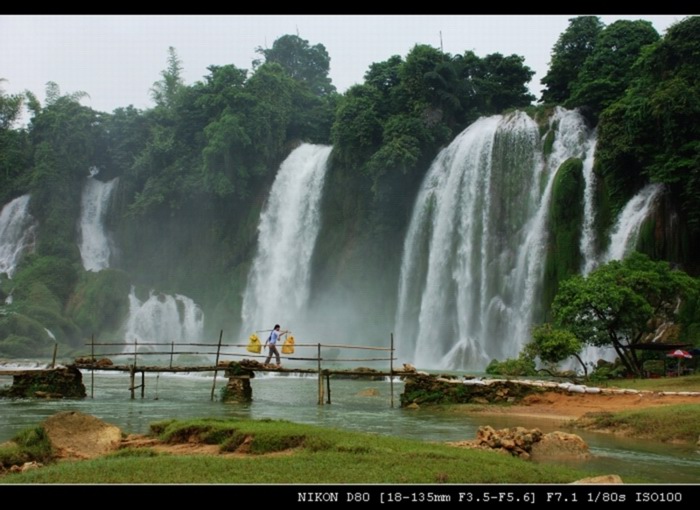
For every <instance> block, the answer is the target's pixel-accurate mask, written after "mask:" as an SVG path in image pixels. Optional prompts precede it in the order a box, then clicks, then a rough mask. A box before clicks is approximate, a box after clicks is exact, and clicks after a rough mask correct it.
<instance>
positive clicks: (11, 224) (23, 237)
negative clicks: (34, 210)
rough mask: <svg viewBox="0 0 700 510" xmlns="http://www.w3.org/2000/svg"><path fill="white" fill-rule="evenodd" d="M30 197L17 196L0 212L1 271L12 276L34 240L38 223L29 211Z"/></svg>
mask: <svg viewBox="0 0 700 510" xmlns="http://www.w3.org/2000/svg"><path fill="white" fill-rule="evenodd" d="M29 198H30V197H29V195H22V196H21V197H19V198H15V199H14V200H13V201H12V202H9V203H8V204H6V205H5V207H3V208H2V212H0V273H7V275H8V276H9V277H10V278H11V277H12V276H13V275H14V273H15V269H16V268H17V264H18V263H19V261H20V259H21V258H22V255H23V254H24V253H25V251H26V250H27V249H29V248H30V247H31V245H32V243H33V242H34V234H35V230H36V224H35V222H34V219H33V218H32V216H31V215H30V214H29V211H28V206H29Z"/></svg>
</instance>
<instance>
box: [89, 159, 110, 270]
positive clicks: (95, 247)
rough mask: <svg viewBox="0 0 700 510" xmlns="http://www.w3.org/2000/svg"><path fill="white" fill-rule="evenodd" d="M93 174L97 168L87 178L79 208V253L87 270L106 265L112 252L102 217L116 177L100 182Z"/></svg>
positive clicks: (105, 211) (103, 217) (102, 267)
mask: <svg viewBox="0 0 700 510" xmlns="http://www.w3.org/2000/svg"><path fill="white" fill-rule="evenodd" d="M96 175H97V171H95V170H93V171H91V172H90V175H89V176H88V178H87V182H86V183H85V188H84V189H83V197H82V207H81V211H80V223H79V234H80V244H79V247H80V257H81V258H82V260H83V267H84V268H85V269H86V270H87V271H100V270H102V269H105V268H108V267H109V257H110V254H111V252H112V250H111V248H110V244H111V243H110V240H109V237H108V235H107V233H106V231H105V228H104V219H105V214H106V213H107V209H108V207H109V202H110V200H111V198H112V193H113V192H114V188H115V187H116V184H117V180H118V178H115V179H112V180H111V181H109V182H102V181H100V180H98V179H96V178H95V176H96Z"/></svg>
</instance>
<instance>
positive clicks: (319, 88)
mask: <svg viewBox="0 0 700 510" xmlns="http://www.w3.org/2000/svg"><path fill="white" fill-rule="evenodd" d="M255 51H256V52H257V53H259V54H261V55H263V56H264V57H265V62H266V63H273V62H274V63H277V64H279V65H281V66H282V68H283V69H284V70H285V71H286V72H287V74H288V75H289V76H290V77H291V78H293V79H294V80H297V81H300V82H302V83H305V84H306V85H307V86H308V87H309V89H310V90H311V92H312V93H313V94H315V95H317V96H327V95H330V94H332V93H334V92H335V86H334V85H333V84H332V82H331V79H330V77H329V76H328V72H329V70H330V63H331V58H330V56H329V55H328V52H327V51H326V47H325V46H324V45H323V44H315V45H313V46H310V45H309V41H307V40H306V39H302V38H301V37H299V36H296V35H289V34H288V35H283V36H282V37H280V38H278V39H276V40H275V42H274V43H272V48H261V47H258V48H257V49H256V50H255ZM253 65H254V67H256V68H257V67H258V66H259V65H260V61H259V60H256V61H255V62H253Z"/></svg>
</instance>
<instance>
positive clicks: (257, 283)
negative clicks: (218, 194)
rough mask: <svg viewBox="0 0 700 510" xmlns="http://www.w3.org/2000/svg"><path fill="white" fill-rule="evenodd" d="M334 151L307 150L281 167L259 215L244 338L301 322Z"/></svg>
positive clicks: (305, 147) (318, 147)
mask: <svg viewBox="0 0 700 510" xmlns="http://www.w3.org/2000/svg"><path fill="white" fill-rule="evenodd" d="M330 153H331V147H328V146H323V145H310V144H303V145H301V146H300V147H298V148H297V149H295V150H294V151H293V152H292V153H291V154H290V155H289V156H288V157H287V159H286V160H285V161H284V162H283V163H282V165H281V166H280V169H279V171H278V173H277V177H275V182H274V183H273V184H272V189H271V190H270V196H269V197H268V199H267V203H266V204H265V207H264V209H263V211H262V213H261V215H260V225H259V226H258V248H257V254H256V256H255V260H254V261H253V267H252V268H251V271H250V273H249V275H248V283H247V286H246V290H245V293H244V296H243V307H242V311H241V315H242V324H243V329H242V332H241V333H242V334H243V335H247V334H249V333H250V332H252V331H255V330H258V329H261V328H263V329H268V328H272V326H274V324H275V323H280V324H282V325H288V324H291V323H292V322H295V323H298V322H299V314H300V313H301V312H302V310H303V309H304V306H305V304H306V303H307V300H308V297H309V276H310V266H311V255H312V254H313V250H314V247H315V245H316V238H317V236H318V232H319V229H320V227H321V221H320V201H321V192H322V191H323V183H324V180H325V177H326V166H327V162H328V157H329V156H330Z"/></svg>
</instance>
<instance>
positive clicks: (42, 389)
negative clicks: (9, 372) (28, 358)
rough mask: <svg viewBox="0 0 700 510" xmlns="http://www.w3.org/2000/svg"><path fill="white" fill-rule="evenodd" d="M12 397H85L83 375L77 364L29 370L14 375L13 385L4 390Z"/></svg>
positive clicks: (6, 395) (4, 394)
mask: <svg viewBox="0 0 700 510" xmlns="http://www.w3.org/2000/svg"><path fill="white" fill-rule="evenodd" d="M2 396H5V397H10V398H83V397H85V396H86V392H85V385H84V384H83V376H82V374H81V373H80V370H78V369H77V368H76V367H75V366H73V365H69V366H67V367H63V368H54V369H50V370H31V371H30V370H28V371H26V372H25V373H22V374H17V375H14V376H13V380H12V386H11V387H10V388H8V389H6V390H4V391H3V392H2Z"/></svg>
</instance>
